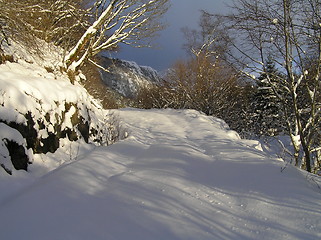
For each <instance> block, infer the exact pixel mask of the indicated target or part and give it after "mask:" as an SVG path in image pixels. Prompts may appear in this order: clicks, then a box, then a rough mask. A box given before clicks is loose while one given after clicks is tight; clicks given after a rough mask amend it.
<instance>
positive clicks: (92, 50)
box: [64, 0, 169, 82]
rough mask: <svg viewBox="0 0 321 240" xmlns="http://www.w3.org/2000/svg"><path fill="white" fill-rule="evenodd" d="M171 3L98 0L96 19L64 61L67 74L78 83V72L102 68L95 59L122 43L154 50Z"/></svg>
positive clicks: (156, 0) (163, 0) (162, 1)
mask: <svg viewBox="0 0 321 240" xmlns="http://www.w3.org/2000/svg"><path fill="white" fill-rule="evenodd" d="M168 2H169V1H168V0H97V1H96V2H95V5H94V7H93V8H92V13H93V16H95V19H94V21H93V23H92V24H91V25H90V26H89V27H88V28H87V29H86V31H85V33H84V34H83V35H82V36H81V37H80V39H79V40H78V42H77V43H76V44H75V45H74V46H73V47H72V48H71V50H70V51H69V52H68V54H67V55H66V56H65V59H64V70H65V71H66V72H67V73H68V75H69V77H70V79H71V82H74V79H75V74H77V70H78V69H79V68H80V67H81V66H82V65H83V64H84V63H85V62H90V63H92V64H94V65H95V66H97V67H100V68H102V67H101V66H100V65H99V64H98V63H97V62H95V60H94V57H95V56H96V55H97V54H99V53H100V52H102V51H108V50H112V49H113V48H116V47H118V46H119V44H120V43H123V44H127V45H132V46H135V47H143V46H150V42H149V40H150V39H151V38H153V37H154V36H155V35H156V34H157V32H158V31H159V30H161V29H162V28H163V27H164V25H163V24H162V23H161V21H160V18H161V16H162V15H163V14H164V13H165V12H166V11H167V9H168Z"/></svg>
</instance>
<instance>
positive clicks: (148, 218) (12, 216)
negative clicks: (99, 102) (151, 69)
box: [0, 109, 321, 240]
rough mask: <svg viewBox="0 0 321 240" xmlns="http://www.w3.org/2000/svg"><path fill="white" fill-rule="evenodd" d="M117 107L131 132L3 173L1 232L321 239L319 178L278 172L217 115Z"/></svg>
mask: <svg viewBox="0 0 321 240" xmlns="http://www.w3.org/2000/svg"><path fill="white" fill-rule="evenodd" d="M114 112H115V114H117V115H118V116H119V117H120V118H121V119H122V124H123V126H124V127H126V129H127V130H128V132H129V137H128V138H127V139H125V140H123V141H121V142H118V143H116V144H114V145H112V146H109V147H95V148H94V147H91V148H90V147H88V146H90V145H85V144H80V152H79V154H77V155H76V156H75V157H76V159H75V160H73V161H70V162H69V163H67V164H63V165H62V166H60V167H58V168H57V169H55V170H53V171H49V172H48V173H46V172H45V171H42V174H40V175H39V174H38V172H39V171H38V170H37V169H39V168H41V164H40V163H39V164H33V165H31V166H30V172H29V173H27V172H23V171H19V174H17V175H16V176H14V177H12V176H11V177H10V176H9V175H7V174H6V175H4V172H0V192H1V195H0V226H1V227H0V228H1V231H0V239H6V240H10V239H26V240H28V239H32V240H34V239H42V240H46V239H48V240H55V239H57V240H58V239H59V240H60V239H75V240H81V239H84V240H85V239H86V240H88V239H95V240H99V239H104V240H106V239H107V240H114V239H117V240H125V239H126V240H127V239H139V240H145V239H146V240H151V239H152V240H157V239H160V240H178V239H181V240H183V239H184V240H188V239H191V240H195V239H198V240H202V239H206V240H207V239H208V240H213V239H214V240H215V239H237V240H242V239H255V240H256V239H273V240H274V239H284V240H286V239H289V240H290V239H291V240H294V239H305V240H309V239H310V240H312V239H313V240H315V239H320V238H321V201H320V199H321V192H320V189H319V188H318V187H317V185H316V184H315V183H314V182H311V181H308V180H307V178H306V173H304V172H303V171H300V170H298V169H296V168H294V167H292V166H288V167H287V168H286V169H285V170H284V171H283V172H281V167H283V166H284V163H283V162H282V161H280V160H277V159H273V158H271V157H270V156H269V155H267V154H266V153H264V152H263V151H262V150H260V149H262V148H261V146H260V144H259V143H258V142H256V141H247V140H241V139H240V138H239V136H238V135H237V134H236V133H235V132H233V131H230V130H228V129H227V126H226V124H225V123H224V122H223V121H222V120H219V119H216V118H213V117H208V116H205V115H203V114H201V113H198V112H196V111H192V110H182V111H179V110H170V109H168V110H138V109H123V110H115V111H114ZM85 148H87V149H85ZM57 156H59V155H56V157H57ZM47 157H53V158H54V157H55V155H54V154H52V155H50V156H49V155H48V156H47ZM319 180H320V179H319V178H317V177H315V181H319Z"/></svg>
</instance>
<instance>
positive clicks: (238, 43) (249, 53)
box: [215, 0, 321, 172]
mask: <svg viewBox="0 0 321 240" xmlns="http://www.w3.org/2000/svg"><path fill="white" fill-rule="evenodd" d="M215 17H216V18H220V19H224V20H225V25H224V26H223V25H222V27H224V28H225V29H226V31H228V32H229V39H228V40H229V41H230V46H231V49H230V51H229V52H228V56H227V58H228V60H229V61H231V62H232V63H233V65H234V66H237V67H238V69H240V70H241V71H242V72H243V73H244V74H246V75H247V76H253V75H256V74H258V73H259V72H261V73H262V71H263V73H264V72H267V64H266V59H267V58H268V56H270V57H271V58H272V59H273V60H274V62H275V64H276V67H277V69H278V70H279V71H281V72H283V73H284V76H285V77H282V76H283V74H282V75H279V76H277V75H276V76H271V75H269V74H266V76H267V78H266V80H267V82H268V83H269V85H270V87H271V89H272V90H273V93H274V95H275V96H276V97H277V98H278V99H279V100H280V101H281V103H282V113H283V115H284V116H285V120H284V121H285V123H286V125H287V131H288V134H289V135H290V137H291V140H292V145H293V147H294V152H295V153H294V159H295V164H296V165H297V166H300V167H302V168H304V169H306V170H307V171H309V172H311V171H313V172H317V171H320V159H319V158H318V155H320V154H318V152H319V151H320V145H321V144H320V127H321V126H320V123H321V122H320V114H321V109H320V107H321V104H320V103H321V102H320V67H321V27H320V26H321V3H320V2H319V1H318V0H301V1H296V0H238V1H237V2H236V3H235V6H234V13H233V14H230V15H228V16H218V15H217V16H215ZM311 59H312V60H311ZM308 60H309V61H311V62H312V63H313V64H310V65H307V64H306V62H307V61H308ZM271 77H273V79H272V78H271ZM280 89H282V91H280ZM280 92H284V93H285V94H279V93H280Z"/></svg>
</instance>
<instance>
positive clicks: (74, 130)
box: [0, 60, 110, 173]
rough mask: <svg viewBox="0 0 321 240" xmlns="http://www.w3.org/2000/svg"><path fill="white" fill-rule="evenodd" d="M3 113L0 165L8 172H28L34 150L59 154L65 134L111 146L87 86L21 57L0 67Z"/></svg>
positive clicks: (0, 95)
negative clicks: (21, 170)
mask: <svg viewBox="0 0 321 240" xmlns="http://www.w3.org/2000/svg"><path fill="white" fill-rule="evenodd" d="M0 114H1V115H0V124H1V125H0V127H1V130H0V147H1V151H0V153H1V156H0V164H1V166H2V168H4V169H5V170H6V172H8V173H12V170H14V169H17V170H19V169H24V170H27V167H28V164H29V163H30V162H32V156H33V154H35V153H47V152H55V151H56V150H57V149H58V148H59V142H60V139H63V138H68V139H69V140H70V141H76V140H79V139H82V140H84V141H85V142H95V143H99V144H103V143H106V144H108V138H107V137H106V136H108V131H110V126H108V124H106V123H104V122H103V121H102V120H101V119H104V112H103V110H102V109H101V108H100V106H99V104H97V103H95V101H94V100H93V99H92V98H91V97H90V96H89V95H88V93H87V92H86V90H85V89H84V88H82V87H81V86H79V85H78V86H77V85H76V86H75V85H72V84H70V83H69V80H68V79H67V78H66V77H65V76H63V75H60V76H57V75H54V74H53V73H49V72H47V71H46V70H45V68H43V67H41V66H39V65H36V64H30V63H27V62H25V61H22V60H19V61H18V62H17V63H9V62H8V63H6V64H3V65H0ZM106 139H107V140H106ZM10 160H11V161H10Z"/></svg>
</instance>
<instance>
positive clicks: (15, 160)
mask: <svg viewBox="0 0 321 240" xmlns="http://www.w3.org/2000/svg"><path fill="white" fill-rule="evenodd" d="M5 145H6V147H7V149H8V152H9V155H10V157H11V162H12V165H13V166H14V168H15V169H16V170H21V169H23V170H26V171H27V170H28V164H29V157H28V156H27V154H26V152H25V148H24V147H23V146H21V145H19V144H18V143H16V142H14V141H11V140H6V141H5Z"/></svg>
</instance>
